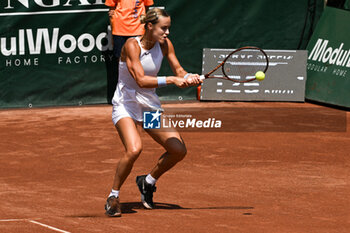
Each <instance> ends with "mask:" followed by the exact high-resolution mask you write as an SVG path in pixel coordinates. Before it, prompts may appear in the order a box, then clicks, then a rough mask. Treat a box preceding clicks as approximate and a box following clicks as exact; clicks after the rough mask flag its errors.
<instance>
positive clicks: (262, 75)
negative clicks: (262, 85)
mask: <svg viewBox="0 0 350 233" xmlns="http://www.w3.org/2000/svg"><path fill="white" fill-rule="evenodd" d="M255 78H256V80H258V81H262V80H264V79H265V73H264V72H262V71H258V72H256V73H255Z"/></svg>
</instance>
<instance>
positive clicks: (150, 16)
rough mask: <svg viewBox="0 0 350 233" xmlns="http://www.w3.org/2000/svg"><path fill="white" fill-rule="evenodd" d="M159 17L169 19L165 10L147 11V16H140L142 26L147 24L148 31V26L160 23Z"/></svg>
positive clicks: (153, 9)
mask: <svg viewBox="0 0 350 233" xmlns="http://www.w3.org/2000/svg"><path fill="white" fill-rule="evenodd" d="M159 16H163V17H169V15H168V13H167V12H166V11H165V10H164V9H160V8H152V9H151V10H149V11H147V13H146V15H141V16H140V21H141V24H145V29H147V24H148V23H151V24H156V23H158V22H159Z"/></svg>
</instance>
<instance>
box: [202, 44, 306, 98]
mask: <svg viewBox="0 0 350 233" xmlns="http://www.w3.org/2000/svg"><path fill="white" fill-rule="evenodd" d="M231 51H233V49H204V50H203V65H202V74H206V73H208V72H209V71H210V70H212V69H213V68H214V67H216V66H217V65H218V64H220V63H221V62H222V60H223V59H224V58H225V57H226V56H227V55H228V54H229V53H230V52H231ZM265 52H266V54H267V56H268V58H269V68H268V70H267V72H266V78H265V80H263V81H252V82H248V83H237V82H232V81H228V80H222V79H206V80H205V81H204V83H203V85H202V88H201V93H200V99H201V100H228V101H293V102H304V97H305V82H306V59H307V51H303V50H299V51H296V50H265ZM255 53H256V52H255V51H247V52H246V54H243V55H242V56H244V58H242V57H240V60H242V59H246V60H247V62H250V59H251V58H254V57H255V56H257V55H256V54H255ZM256 59H257V60H259V57H257V58H256ZM213 75H222V71H221V69H218V70H217V71H215V72H214V74H213ZM253 75H254V74H253ZM242 78H243V79H244V78H245V77H242Z"/></svg>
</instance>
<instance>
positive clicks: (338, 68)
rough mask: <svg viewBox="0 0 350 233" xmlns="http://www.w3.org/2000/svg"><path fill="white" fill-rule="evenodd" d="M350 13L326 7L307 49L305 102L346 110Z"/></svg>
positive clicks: (349, 85) (349, 92) (349, 101)
mask: <svg viewBox="0 0 350 233" xmlns="http://www.w3.org/2000/svg"><path fill="white" fill-rule="evenodd" d="M349 32H350V11H345V10H339V9H336V8H330V7H327V8H326V9H325V11H324V13H323V15H322V17H321V19H320V20H319V22H318V25H317V27H316V29H315V32H314V34H313V36H312V38H311V40H310V43H309V44H308V46H307V49H308V51H309V57H308V64H307V75H308V78H307V82H306V93H305V96H306V98H307V99H310V100H314V101H318V102H323V103H328V104H333V105H338V106H342V107H350V37H349V36H350V33H349Z"/></svg>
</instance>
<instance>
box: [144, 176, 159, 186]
mask: <svg viewBox="0 0 350 233" xmlns="http://www.w3.org/2000/svg"><path fill="white" fill-rule="evenodd" d="M146 182H147V183H149V184H151V185H155V184H156V182H157V180H156V179H154V178H153V177H152V176H151V174H148V175H147V176H146Z"/></svg>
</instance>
